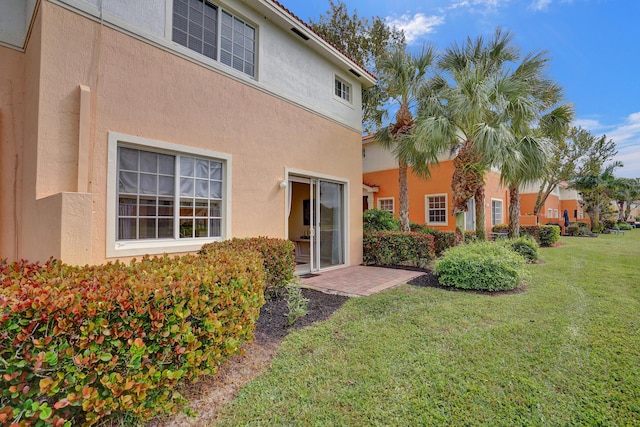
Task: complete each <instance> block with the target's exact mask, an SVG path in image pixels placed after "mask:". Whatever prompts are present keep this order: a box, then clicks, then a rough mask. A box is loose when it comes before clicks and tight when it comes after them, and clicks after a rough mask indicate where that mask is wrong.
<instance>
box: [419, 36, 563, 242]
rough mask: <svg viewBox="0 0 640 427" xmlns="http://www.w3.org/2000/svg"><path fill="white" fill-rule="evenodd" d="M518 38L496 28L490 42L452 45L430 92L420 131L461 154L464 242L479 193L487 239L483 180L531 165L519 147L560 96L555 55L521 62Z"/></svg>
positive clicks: (457, 191)
mask: <svg viewBox="0 0 640 427" xmlns="http://www.w3.org/2000/svg"><path fill="white" fill-rule="evenodd" d="M513 37H514V35H513V34H512V33H511V32H503V31H502V30H500V29H497V30H496V32H495V34H494V36H493V38H492V39H490V40H489V41H485V40H484V38H482V37H478V38H477V39H476V40H472V39H470V38H468V39H467V40H466V43H465V44H464V45H463V46H458V45H455V44H454V45H453V46H451V47H450V48H449V49H447V50H446V52H445V53H444V55H443V57H442V60H441V61H440V63H439V68H440V69H441V70H442V73H443V75H442V76H441V77H439V78H437V79H435V80H434V81H433V83H432V84H431V85H430V86H429V87H428V88H427V89H426V90H425V91H424V92H423V96H422V97H421V103H420V108H419V116H418V119H419V120H418V122H419V123H418V125H417V126H416V131H415V133H416V135H418V137H419V138H418V140H419V141H429V147H425V148H427V149H432V148H433V147H440V148H443V147H449V148H450V149H452V151H453V152H454V153H455V154H456V156H455V158H454V161H453V164H454V174H453V179H452V183H451V189H452V193H453V200H452V205H453V212H454V213H455V214H456V226H457V230H456V233H457V236H458V239H460V236H461V235H462V233H461V230H458V228H462V226H463V224H464V215H463V214H464V211H466V209H467V202H468V201H469V199H471V198H472V197H473V198H475V202H476V203H475V206H476V234H477V237H478V238H479V239H486V233H485V212H484V209H485V207H484V206H485V194H484V178H485V175H486V173H487V171H488V170H489V169H490V168H491V167H492V166H493V167H497V168H498V169H502V168H503V166H505V165H507V164H508V163H509V162H514V161H515V162H520V163H524V160H523V155H522V154H521V153H520V154H518V152H517V148H518V147H519V146H520V144H522V148H523V149H524V148H525V144H527V143H529V142H531V140H530V139H527V138H526V137H528V136H529V135H528V132H527V129H528V126H529V124H530V123H531V122H532V121H533V120H535V118H536V117H539V115H540V113H541V112H542V111H544V110H545V109H547V108H549V107H550V106H551V105H553V104H554V103H556V102H557V100H558V88H557V87H556V86H555V85H554V84H553V83H551V82H549V81H548V80H546V79H544V77H543V71H544V69H545V68H546V65H547V64H548V61H549V60H548V59H547V58H546V56H545V55H544V54H543V53H538V54H529V55H527V56H526V57H524V59H523V60H522V61H521V62H520V64H516V63H517V61H519V60H520V58H521V55H520V52H519V49H518V48H516V47H515V46H513V43H512V42H513Z"/></svg>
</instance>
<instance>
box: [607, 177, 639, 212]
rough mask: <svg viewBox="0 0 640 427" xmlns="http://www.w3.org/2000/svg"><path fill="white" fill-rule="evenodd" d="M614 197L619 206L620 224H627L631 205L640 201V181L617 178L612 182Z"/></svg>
mask: <svg viewBox="0 0 640 427" xmlns="http://www.w3.org/2000/svg"><path fill="white" fill-rule="evenodd" d="M612 196H613V199H614V200H615V201H616V204H617V205H618V222H626V221H627V218H629V215H630V214H631V204H632V203H633V202H635V201H636V200H638V199H640V179H638V178H635V179H634V178H616V179H615V180H614V181H613V182H612Z"/></svg>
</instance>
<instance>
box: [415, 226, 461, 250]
mask: <svg viewBox="0 0 640 427" xmlns="http://www.w3.org/2000/svg"><path fill="white" fill-rule="evenodd" d="M412 231H416V232H418V233H426V234H430V235H432V236H433V244H434V249H435V254H436V257H439V256H440V255H441V254H442V253H443V252H444V251H446V250H447V249H449V248H450V247H452V246H454V245H455V243H456V234H455V233H454V232H453V231H440V230H435V229H433V228H428V227H424V226H420V227H416V229H415V230H413V229H412Z"/></svg>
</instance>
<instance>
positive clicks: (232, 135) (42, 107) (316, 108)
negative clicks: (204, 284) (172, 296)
mask: <svg viewBox="0 0 640 427" xmlns="http://www.w3.org/2000/svg"><path fill="white" fill-rule="evenodd" d="M0 64H2V66H1V67H0V143H1V145H0V197H1V200H0V258H7V259H20V258H24V259H29V260H31V261H35V260H41V261H42V260H46V259H48V258H49V257H54V258H58V259H62V260H63V261H65V262H68V263H72V264H85V263H89V264H94V263H103V262H106V261H109V260H115V259H127V258H130V257H134V256H140V255H143V254H158V253H164V252H166V253H183V252H188V251H194V250H197V249H198V248H199V247H200V246H202V244H204V243H207V242H210V241H215V240H221V239H227V238H231V237H248V236H271V237H280V238H290V239H292V240H295V241H297V244H298V249H299V252H300V257H299V261H300V264H301V265H302V267H301V268H303V269H306V270H307V271H316V270H321V269H326V268H335V267H341V266H347V265H352V264H359V263H360V262H361V261H362V211H361V203H362V199H361V179H362V162H361V156H360V154H361V130H362V121H361V95H360V94H361V88H362V87H370V86H372V85H374V84H375V77H374V76H373V75H371V74H370V73H368V72H367V71H366V70H364V69H363V68H362V67H360V66H359V65H358V64H356V63H354V62H353V61H352V60H351V59H349V58H348V57H346V56H345V55H344V54H342V53H341V52H340V51H338V50H337V49H336V48H335V47H334V46H332V45H331V44H329V43H328V42H326V41H325V40H324V39H322V38H321V37H319V36H318V35H317V34H315V33H314V32H313V31H312V30H311V29H310V28H309V27H308V26H307V25H305V24H304V23H303V22H302V21H301V20H300V19H298V18H297V17H295V16H294V15H293V14H292V13H290V12H289V11H288V10H287V9H286V8H285V7H284V6H283V5H282V4H281V3H279V2H277V1H275V0H224V1H217V0H211V1H209V0H205V1H202V0H136V1H123V0H26V1H25V0H14V1H4V2H1V3H0Z"/></svg>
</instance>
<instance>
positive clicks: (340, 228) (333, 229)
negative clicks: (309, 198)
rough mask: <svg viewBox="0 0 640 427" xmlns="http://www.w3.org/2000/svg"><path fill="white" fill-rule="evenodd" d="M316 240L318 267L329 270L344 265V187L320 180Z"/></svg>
mask: <svg viewBox="0 0 640 427" xmlns="http://www.w3.org/2000/svg"><path fill="white" fill-rule="evenodd" d="M318 187H319V188H318V190H319V191H318V192H319V195H318V198H317V203H316V205H317V208H318V209H317V210H316V212H318V213H319V215H318V218H317V227H316V233H315V234H316V239H317V241H318V243H317V244H316V247H317V248H318V253H317V258H316V259H317V260H318V261H319V262H318V264H317V265H319V267H320V268H327V267H332V266H336V265H341V264H344V254H345V233H344V185H343V184H337V183H334V182H328V181H322V180H319V184H318Z"/></svg>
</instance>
